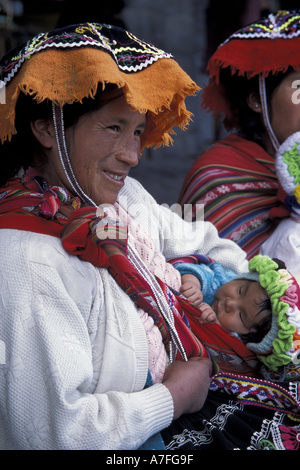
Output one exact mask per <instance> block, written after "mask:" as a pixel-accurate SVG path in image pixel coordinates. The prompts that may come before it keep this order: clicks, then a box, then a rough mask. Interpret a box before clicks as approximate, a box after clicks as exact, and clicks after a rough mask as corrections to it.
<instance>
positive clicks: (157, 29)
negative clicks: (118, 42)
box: [122, 0, 214, 205]
mask: <svg viewBox="0 0 300 470" xmlns="http://www.w3.org/2000/svg"><path fill="white" fill-rule="evenodd" d="M207 4H208V0H185V1H184V2H183V1H182V0H151V1H149V0H126V7H125V8H124V10H123V11H122V18H123V20H124V21H125V23H126V27H127V28H128V29H129V30H130V31H131V32H132V33H133V34H135V35H136V36H137V37H139V38H140V39H144V40H145V41H148V42H150V43H152V44H154V45H155V46H156V47H159V48H161V49H163V50H165V51H167V52H170V53H172V55H173V56H174V58H175V59H176V60H177V61H178V63H179V64H180V65H181V67H182V68H183V69H184V70H185V71H186V72H187V73H188V74H189V75H190V76H191V77H192V79H193V80H195V81H196V83H197V84H198V85H199V86H200V87H201V86H203V85H204V84H205V83H206V82H207V75H206V74H205V73H203V69H205V65H206V64H204V57H205V48H206V21H205V10H206V7H207ZM187 107H188V109H189V110H190V111H191V112H192V113H193V115H194V118H193V122H192V123H191V124H190V125H189V127H188V129H187V130H186V131H184V132H183V131H181V130H180V129H178V131H177V132H176V135H175V136H174V144H173V145H172V146H170V147H164V148H160V149H157V150H152V149H151V150H145V151H144V153H143V155H142V158H141V161H140V163H139V165H138V167H137V168H135V169H133V170H132V172H131V175H132V176H134V177H135V178H137V179H138V180H139V181H141V182H142V183H143V185H144V186H145V187H146V189H148V191H149V192H150V193H151V194H152V195H153V196H154V197H155V198H156V200H157V201H158V202H159V203H167V204H169V205H171V204H173V203H175V202H176V201H177V198H178V195H179V191H180V188H181V186H182V183H183V180H184V177H185V175H186V173H187V171H188V169H189V168H190V166H191V164H192V163H193V161H194V160H195V159H196V157H197V156H198V155H199V154H200V153H201V151H202V150H203V149H205V148H206V147H207V146H208V145H210V144H211V143H212V141H213V139H214V122H213V121H214V120H213V118H212V117H211V115H208V114H207V113H206V112H205V111H203V110H201V108H200V94H198V95H197V96H196V97H189V98H188V99H187Z"/></svg>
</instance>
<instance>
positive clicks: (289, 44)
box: [202, 10, 300, 149]
mask: <svg viewBox="0 0 300 470" xmlns="http://www.w3.org/2000/svg"><path fill="white" fill-rule="evenodd" d="M299 50H300V10H293V11H279V12H277V14H270V15H269V16H267V17H265V18H263V19H260V20H258V21H255V22H254V23H252V24H250V25H248V26H246V27H244V28H242V29H240V30H238V31H237V32H235V33H234V34H232V35H231V36H230V37H229V38H228V39H227V40H226V41H225V42H223V43H222V44H221V45H220V46H219V47H218V49H217V50H216V52H215V53H214V54H213V56H212V57H211V58H210V60H209V63H208V71H209V83H208V85H207V86H206V88H205V89H204V91H203V94H202V106H203V107H204V108H206V109H207V110H209V111H213V112H214V114H216V115H219V116H223V117H224V124H225V126H226V127H227V128H228V129H232V128H234V127H238V123H237V121H236V117H235V114H234V111H233V110H232V108H231V105H230V102H229V100H228V98H227V94H226V88H225V86H224V85H223V84H222V82H221V80H220V72H221V70H222V69H225V68H227V69H229V70H230V72H231V75H233V74H238V75H241V76H245V77H247V78H252V77H254V76H258V77H259V78H260V94H261V101H262V106H263V113H264V119H265V124H268V123H267V122H266V120H267V119H268V116H267V111H266V110H265V109H264V107H266V99H265V90H264V87H265V77H267V76H268V75H269V74H276V73H277V72H285V71H286V70H287V69H288V68H289V67H292V68H294V69H295V70H296V69H298V68H300V54H299ZM267 128H268V126H267ZM268 130H269V129H268ZM269 133H270V132H269ZM271 133H272V131H271ZM271 140H272V141H273V138H272V139H271ZM274 140H275V145H274V146H275V148H276V149H277V148H278V146H279V145H278V143H277V141H276V139H274Z"/></svg>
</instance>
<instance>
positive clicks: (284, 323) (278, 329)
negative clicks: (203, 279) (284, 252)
mask: <svg viewBox="0 0 300 470" xmlns="http://www.w3.org/2000/svg"><path fill="white" fill-rule="evenodd" d="M249 271H250V272H253V273H258V275H259V282H260V284H261V286H262V287H263V288H264V289H265V290H266V292H267V294H268V296H269V297H270V300H271V305H272V314H273V316H272V326H271V329H270V330H269V332H268V333H267V335H266V336H265V337H264V338H263V340H262V341H261V342H260V343H248V344H247V348H248V349H250V350H251V351H253V352H254V353H255V354H257V355H258V358H259V359H260V361H261V362H262V363H263V364H264V365H265V366H266V367H267V369H268V370H270V371H278V370H280V369H282V368H285V367H286V366H290V365H292V368H291V369H294V372H295V371H296V369H297V365H299V363H300V360H299V359H300V358H299V357H298V355H299V354H300V287H299V280H297V278H296V277H295V276H293V275H292V274H291V273H289V272H288V271H287V270H286V269H285V268H282V267H281V265H280V262H277V261H276V260H274V259H270V258H269V257H268V256H262V255H257V256H255V257H253V258H252V259H251V260H250V261H249ZM298 372H299V371H298Z"/></svg>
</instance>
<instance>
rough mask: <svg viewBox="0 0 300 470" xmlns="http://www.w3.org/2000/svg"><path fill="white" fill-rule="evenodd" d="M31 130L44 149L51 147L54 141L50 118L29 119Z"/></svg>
mask: <svg viewBox="0 0 300 470" xmlns="http://www.w3.org/2000/svg"><path fill="white" fill-rule="evenodd" d="M30 126H31V130H32V133H33V135H34V136H35V138H36V139H37V140H38V142H39V143H40V144H41V146H42V147H44V148H46V149H51V148H52V147H53V145H54V143H55V141H56V140H55V132H54V126H53V121H52V120H51V119H37V120H36V121H31V123H30Z"/></svg>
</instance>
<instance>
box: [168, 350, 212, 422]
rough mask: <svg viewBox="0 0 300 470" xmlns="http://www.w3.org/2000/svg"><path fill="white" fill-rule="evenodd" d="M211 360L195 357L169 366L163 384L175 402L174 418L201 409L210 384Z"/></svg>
mask: <svg viewBox="0 0 300 470" xmlns="http://www.w3.org/2000/svg"><path fill="white" fill-rule="evenodd" d="M210 369H211V361H210V360H209V359H208V358H206V357H194V358H192V359H190V360H189V361H187V362H182V361H175V362H173V363H172V364H170V365H169V367H168V368H167V370H166V372H165V375H164V379H163V384H164V385H165V386H166V387H167V388H168V390H169V392H170V393H171V395H172V397H173V402H174V418H173V419H176V418H179V416H181V415H182V414H186V413H194V412H196V411H199V410H201V408H202V406H203V405H204V402H205V400H206V397H207V393H208V389H209V384H210V375H209V374H210Z"/></svg>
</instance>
